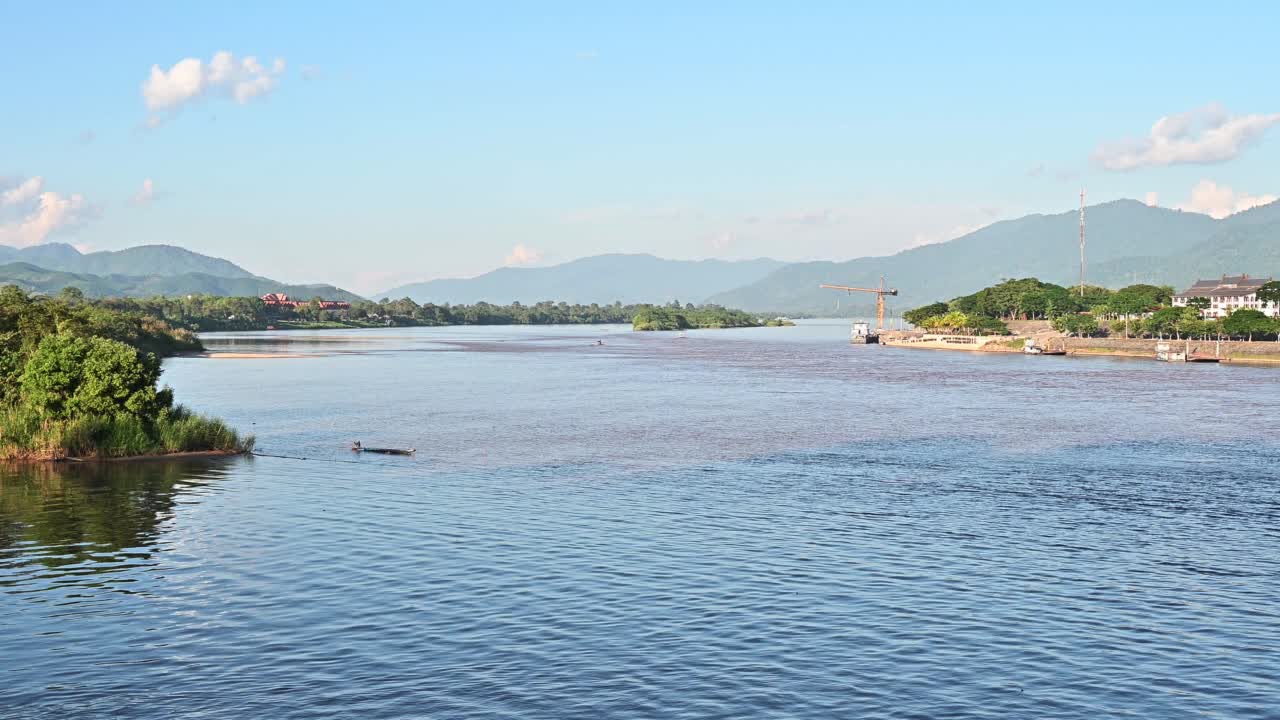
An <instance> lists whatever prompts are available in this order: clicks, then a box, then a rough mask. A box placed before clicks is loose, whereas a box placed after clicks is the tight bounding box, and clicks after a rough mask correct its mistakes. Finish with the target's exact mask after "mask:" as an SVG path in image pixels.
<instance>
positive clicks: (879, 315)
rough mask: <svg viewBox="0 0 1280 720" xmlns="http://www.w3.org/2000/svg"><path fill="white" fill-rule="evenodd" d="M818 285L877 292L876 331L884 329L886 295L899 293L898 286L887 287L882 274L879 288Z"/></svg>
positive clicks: (831, 288)
mask: <svg viewBox="0 0 1280 720" xmlns="http://www.w3.org/2000/svg"><path fill="white" fill-rule="evenodd" d="M818 287H821V288H827V289H828V290H844V291H845V292H848V293H850V294H852V293H856V292H864V293H875V294H876V332H883V331H884V296H885V295H897V294H898V290H897V288H886V287H885V286H884V276H883V275H881V276H880V287H878V288H860V287H849V286H848V285H825V284H824V285H819V286H818Z"/></svg>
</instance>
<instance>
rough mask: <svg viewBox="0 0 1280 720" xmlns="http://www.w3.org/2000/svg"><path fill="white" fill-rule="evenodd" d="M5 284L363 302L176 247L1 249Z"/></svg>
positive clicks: (100, 293) (106, 292)
mask: <svg viewBox="0 0 1280 720" xmlns="http://www.w3.org/2000/svg"><path fill="white" fill-rule="evenodd" d="M4 284H14V285H17V286H19V287H21V288H23V289H24V290H27V291H29V292H30V291H34V292H44V293H54V292H57V291H58V290H61V289H62V288H64V287H76V288H79V289H80V290H82V291H83V292H84V293H85V294H86V295H89V296H90V297H107V296H116V297H147V296H152V295H227V296H231V295H240V296H244V295H252V296H261V295H265V294H266V293H269V292H282V293H286V294H288V295H292V296H295V297H301V298H312V297H316V296H320V297H323V298H326V299H330V300H347V301H352V300H357V299H359V296H358V295H356V294H355V293H351V292H347V291H346V290H343V289H341V288H337V287H334V286H332V285H289V284H286V283H281V282H277V281H275V280H272V279H270V278H264V277H258V276H257V275H254V274H253V273H251V272H249V271H248V270H245V269H244V268H242V267H240V266H239V265H236V264H235V263H232V262H230V261H228V260H223V259H221V258H215V257H210V256H208V255H201V254H200V253H196V252H192V251H190V250H187V249H185V248H180V247H175V246H172V245H139V246H137V247H132V248H127V249H125V250H116V251H102V252H94V253H81V252H80V251H79V250H77V249H75V248H74V247H72V246H70V245H64V244H62V243H49V244H47V245H36V246H34V247H29V248H23V249H17V248H12V247H8V246H4V245H0V285H4Z"/></svg>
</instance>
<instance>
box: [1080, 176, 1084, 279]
mask: <svg viewBox="0 0 1280 720" xmlns="http://www.w3.org/2000/svg"><path fill="white" fill-rule="evenodd" d="M1080 297H1084V188H1080Z"/></svg>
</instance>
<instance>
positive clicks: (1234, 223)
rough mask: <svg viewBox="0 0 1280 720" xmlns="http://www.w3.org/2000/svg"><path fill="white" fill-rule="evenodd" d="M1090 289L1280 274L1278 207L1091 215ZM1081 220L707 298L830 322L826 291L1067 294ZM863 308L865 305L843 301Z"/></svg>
mask: <svg viewBox="0 0 1280 720" xmlns="http://www.w3.org/2000/svg"><path fill="white" fill-rule="evenodd" d="M1086 217H1087V223H1088V226H1087V227H1088V246H1087V248H1088V258H1089V280H1090V282H1092V283H1095V284H1099V285H1105V286H1109V287H1121V286H1124V285H1128V284H1132V283H1136V282H1146V283H1154V284H1160V285H1165V284H1168V285H1174V286H1179V287H1180V286H1184V285H1186V284H1189V283H1190V282H1192V281H1194V280H1195V279H1196V278H1197V277H1201V276H1203V277H1211V276H1216V275H1220V274H1223V273H1242V272H1247V273H1250V274H1255V275H1269V274H1273V273H1274V274H1280V258H1278V257H1277V255H1278V254H1280V253H1278V252H1277V248H1280V204H1277V203H1273V204H1272V205H1268V206H1265V207H1261V208H1257V209H1255V210H1251V211H1248V212H1244V213H1240V214H1237V215H1234V216H1231V217H1229V218H1227V219H1225V220H1214V219H1213V218H1210V217H1209V216H1207V215H1200V214H1197V213H1190V212H1181V211H1177V210H1169V209H1164V208H1156V207H1148V206H1147V205H1144V204H1142V203H1139V202H1136V201H1132V200H1121V201H1116V202H1111V203H1105V204H1102V205H1095V206H1091V207H1089V208H1087V211H1086ZM1078 238H1079V214H1078V212H1076V211H1070V212H1065V213H1059V214H1057V215H1030V216H1027V217H1023V218H1019V219H1017V220H1008V221H1004V222H998V223H995V224H992V225H989V226H987V227H985V228H982V229H980V230H977V231H975V232H972V233H969V234H967V235H964V236H962V237H959V238H956V239H954V240H951V241H948V242H943V243H938V244H935V245H926V246H923V247H918V248H913V249H911V250H906V251H904V252H901V253H898V254H896V255H891V256H886V257H869V258H859V259H857V260H851V261H848V262H841V263H835V262H811V263H797V264H793V265H788V266H786V267H783V268H780V269H778V270H775V271H774V272H772V273H770V274H769V275H768V276H766V277H764V278H762V279H761V280H759V281H757V282H754V283H752V284H749V285H746V286H743V287H740V288H736V289H734V290H731V291H728V292H724V293H721V294H718V295H715V296H713V297H711V298H710V299H709V300H710V302H714V303H717V304H721V305H726V306H729V307H742V308H745V309H748V310H755V311H765V310H769V311H781V312H793V313H800V312H811V313H824V312H830V311H831V310H832V309H833V307H834V305H835V302H836V296H835V295H834V294H833V293H832V292H831V291H829V290H822V289H819V288H818V285H819V284H821V283H838V284H843V285H855V286H862V287H872V286H874V285H876V284H878V283H879V281H880V276H881V275H883V276H885V277H886V279H887V281H888V284H889V285H891V286H893V287H896V288H898V289H899V290H900V291H901V295H900V296H899V297H898V298H891V299H890V302H891V303H892V305H893V306H895V307H896V308H897V309H902V308H907V307H912V306H915V305H921V304H924V303H927V302H931V301H934V300H945V299H948V298H952V297H956V296H958V295H961V294H963V293H966V292H970V291H972V289H973V288H975V287H984V286H987V285H991V284H993V283H996V282H999V281H1000V280H1001V279H1002V278H1015V277H1041V278H1047V279H1050V280H1052V281H1054V282H1059V283H1064V284H1070V283H1071V282H1072V281H1073V280H1074V279H1075V278H1076V277H1077V276H1078V272H1079V262H1080V261H1079V244H1078ZM841 300H842V302H844V303H846V307H847V306H848V304H857V305H859V306H860V307H867V306H870V305H871V303H870V302H869V301H868V300H869V299H864V298H859V297H856V296H855V297H853V298H848V299H844V298H842V299H841Z"/></svg>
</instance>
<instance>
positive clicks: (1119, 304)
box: [1109, 286, 1151, 337]
mask: <svg viewBox="0 0 1280 720" xmlns="http://www.w3.org/2000/svg"><path fill="white" fill-rule="evenodd" d="M1135 287H1140V286H1135ZM1147 287H1150V286H1147ZM1109 305H1110V308H1111V311H1112V312H1114V313H1115V314H1117V315H1121V316H1123V317H1124V319H1125V323H1124V336H1125V337H1129V322H1128V321H1129V317H1130V316H1131V315H1140V314H1142V313H1144V312H1146V311H1147V309H1148V308H1150V307H1151V303H1149V302H1148V298H1147V297H1146V296H1144V295H1143V294H1141V293H1140V292H1137V291H1133V290H1131V289H1130V288H1125V289H1124V290H1121V291H1119V292H1117V293H1116V294H1115V295H1114V296H1112V298H1111V302H1110V303H1109Z"/></svg>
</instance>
